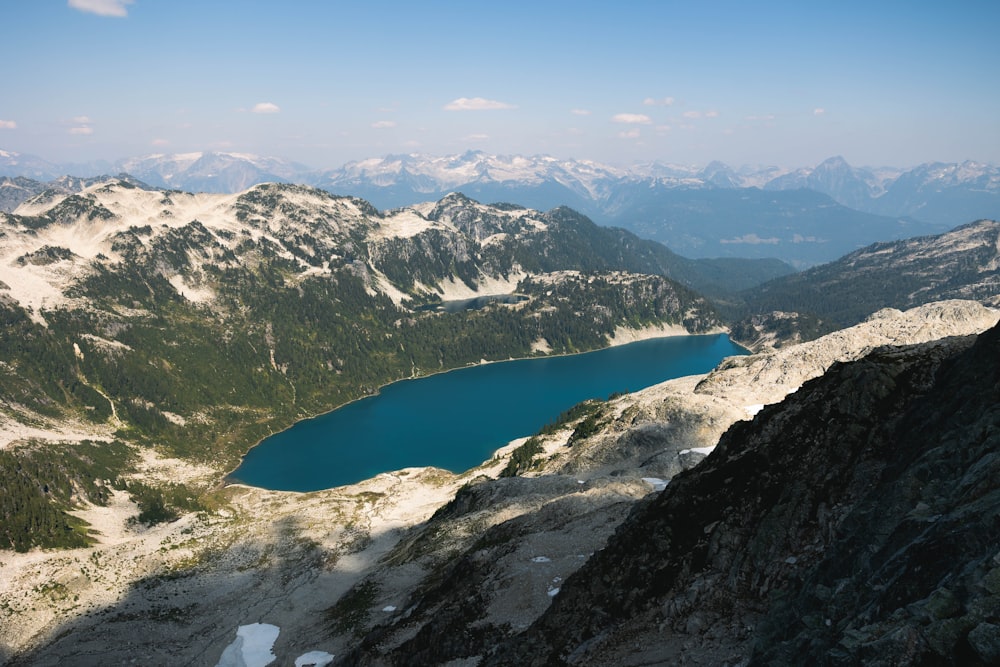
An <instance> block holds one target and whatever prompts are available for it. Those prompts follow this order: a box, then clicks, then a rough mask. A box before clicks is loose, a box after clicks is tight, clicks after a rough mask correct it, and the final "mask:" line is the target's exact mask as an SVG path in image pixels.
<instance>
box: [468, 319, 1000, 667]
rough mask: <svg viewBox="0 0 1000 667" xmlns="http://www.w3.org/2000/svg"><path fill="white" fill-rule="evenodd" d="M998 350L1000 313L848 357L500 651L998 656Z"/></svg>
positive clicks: (544, 656) (684, 486)
mask: <svg viewBox="0 0 1000 667" xmlns="http://www.w3.org/2000/svg"><path fill="white" fill-rule="evenodd" d="M998 355H1000V329H998V328H994V329H992V330H990V331H988V332H987V333H984V334H983V335H981V336H979V338H978V339H975V338H959V339H946V340H943V341H940V342H937V343H932V344H922V345H916V346H909V347H903V348H881V349H878V350H876V351H874V352H873V353H872V354H870V355H869V356H867V357H865V358H863V359H861V360H859V361H856V362H853V363H849V364H841V365H837V366H835V367H834V368H832V369H831V370H830V372H828V373H827V374H826V375H824V376H823V377H821V378H819V379H817V380H814V381H812V382H810V383H807V384H806V385H804V386H803V387H802V388H801V389H800V390H799V391H797V392H796V393H795V394H794V395H793V396H791V397H789V398H788V399H787V400H786V401H785V402H783V403H781V404H779V405H777V406H774V407H772V408H768V409H765V410H764V411H763V412H761V413H760V414H759V415H758V416H757V418H756V419H755V420H754V421H753V422H752V423H741V424H739V425H737V426H735V427H734V428H732V429H731V430H730V431H729V432H727V434H726V435H725V436H724V437H723V438H722V440H721V441H720V443H719V446H718V447H717V448H716V450H715V452H714V453H713V454H712V455H711V456H709V457H708V458H707V459H706V460H705V461H704V462H703V463H702V464H701V465H699V466H698V467H696V468H695V469H693V470H690V471H688V472H686V473H683V474H681V475H679V476H677V477H675V478H674V479H673V480H672V481H671V484H670V486H669V487H668V488H667V489H666V490H665V491H664V492H663V493H661V494H659V495H658V496H656V497H654V498H652V499H650V500H649V501H648V502H645V503H643V504H642V505H640V506H639V507H638V508H637V510H636V511H635V512H634V513H633V514H632V515H631V516H630V517H629V519H628V520H627V521H626V522H624V523H623V524H622V526H621V527H620V528H619V529H618V530H617V531H616V533H615V535H614V536H613V537H612V538H611V539H610V540H609V541H608V544H607V546H606V547H605V548H604V549H603V550H601V551H600V552H599V553H597V554H595V557H594V558H592V559H591V560H590V561H588V563H587V564H586V565H585V566H584V567H583V568H581V569H580V571H579V572H578V573H577V574H575V575H574V576H573V577H572V578H570V579H569V580H568V581H567V582H566V583H565V584H564V585H563V586H562V587H561V590H560V593H559V595H558V596H556V599H555V601H554V602H553V604H552V606H551V607H550V608H549V610H547V612H546V613H545V615H544V616H543V617H542V618H541V619H540V620H539V621H538V622H536V623H535V624H534V625H533V626H532V627H531V628H529V629H528V630H527V631H525V632H523V633H521V634H519V635H518V636H516V637H515V638H513V639H512V640H510V641H508V642H505V643H502V644H501V645H499V646H498V647H496V648H495V649H494V650H493V651H492V652H491V653H490V655H489V657H488V658H487V659H486V660H485V661H484V662H483V664H486V665H491V664H497V665H500V664H525V665H551V664H581V665H582V664H595V665H598V664H599V665H608V664H617V665H646V664H660V663H674V662H694V663H708V664H722V663H727V664H747V663H748V664H751V665H756V664H788V665H792V664H905V665H918V664H919V665H925V664H952V665H990V664H996V663H997V661H998V660H1000V650H998V649H1000V641H998V640H1000V615H998V608H1000V607H998V604H1000V588H998V586H997V580H998V577H1000V560H998V552H997V542H996V539H995V535H996V533H997V528H998V525H997V516H998V511H1000V487H998V480H1000V476H998V474H1000V467H998V466H1000V455H998V448H1000V437H998V426H1000V410H998V405H1000V401H998V399H1000V394H998V393H997V388H998V387H1000V375H998V368H1000V366H998V365H997V363H996V361H997V358H998Z"/></svg>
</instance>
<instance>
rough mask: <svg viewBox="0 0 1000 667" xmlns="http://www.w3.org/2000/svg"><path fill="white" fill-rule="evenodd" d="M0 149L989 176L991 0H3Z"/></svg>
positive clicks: (997, 106)
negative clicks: (542, 159)
mask: <svg viewBox="0 0 1000 667" xmlns="http://www.w3.org/2000/svg"><path fill="white" fill-rule="evenodd" d="M0 16H2V17H3V25H4V30H3V35H2V39H0V61H2V62H3V63H4V67H3V75H2V79H0V80H2V84H0V149H4V150H8V151H16V152H20V153H27V154H31V155H35V156H38V157H41V158H43V159H46V160H49V161H52V162H61V163H65V162H76V163H81V162H89V161H95V160H108V161H114V160H117V159H121V158H126V157H135V156H140V155H146V154H151V153H184V152H193V151H230V152H243V153H254V154H258V155H266V156H275V157H283V158H286V159H290V160H294V161H297V162H301V163H303V164H305V165H308V166H311V167H314V168H336V167H339V166H341V165H342V164H344V163H346V162H348V161H352V160H360V159H365V158H370V157H381V156H384V155H388V154H399V153H423V154H428V155H451V154H456V153H462V152H464V151H466V150H483V151H486V152H489V153H496V154H502V155H516V154H520V155H539V154H546V155H552V156H555V157H559V158H574V159H590V160H595V161H598V162H603V163H607V164H612V165H617V166H628V165H630V164H634V163H637V162H648V161H652V160H660V161H663V162H668V163H675V164H685V165H704V164H707V163H708V162H710V161H712V160H721V161H723V162H726V163H728V164H730V165H734V166H738V165H744V164H746V165H776V166H784V167H797V166H811V165H815V164H817V163H819V162H820V161H822V160H824V159H826V158H828V157H831V156H834V155H841V156H843V157H844V158H845V159H846V160H847V161H848V162H850V163H851V164H853V165H855V166H896V167H908V166H913V165H916V164H919V163H922V162H929V161H945V162H957V161H963V160H975V161H979V162H987V163H992V164H1000V39H997V34H998V33H1000V2H997V1H996V0H986V1H964V0H952V1H950V2H942V1H940V0H933V1H926V0H909V1H906V2H896V1H893V0H867V1H865V2H855V1H854V0H839V1H831V0H815V1H813V0H808V1H803V0H797V1H795V2H768V1H766V0H760V1H758V2H729V1H727V0H718V1H716V2H695V1H694V0H688V1H686V2H674V1H672V0H659V1H641V2H629V1H627V0H620V1H618V2H615V3H611V2H591V1H589V0H576V1H564V0H533V1H531V2H522V1H520V0H507V1H506V2H503V3H501V2H489V3H487V2H478V1H474V0H465V1H452V2H444V1H435V0H421V1H414V0H410V1H405V2H396V1H382V2H379V1H378V0H369V1H367V2H353V1H347V0H345V1H337V0H317V1H307V0H0Z"/></svg>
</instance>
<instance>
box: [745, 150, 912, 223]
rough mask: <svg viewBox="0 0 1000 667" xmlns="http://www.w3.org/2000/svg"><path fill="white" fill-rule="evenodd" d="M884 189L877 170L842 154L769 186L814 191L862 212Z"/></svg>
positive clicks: (799, 170) (792, 173)
mask: <svg viewBox="0 0 1000 667" xmlns="http://www.w3.org/2000/svg"><path fill="white" fill-rule="evenodd" d="M882 188H883V183H882V182H881V181H880V180H879V179H878V178H876V176H875V174H874V173H872V172H871V171H869V170H866V169H855V168H854V167H852V166H851V165H849V164H847V161H846V160H844V158H842V157H839V156H838V157H832V158H830V159H828V160H825V161H823V162H821V163H820V164H819V165H818V166H817V167H816V168H815V169H798V170H796V171H793V172H791V173H788V174H785V175H783V176H778V177H777V178H775V179H773V180H771V181H769V182H768V183H767V185H766V186H765V189H767V190H814V191H816V192H820V193H823V194H825V195H828V196H830V198H832V199H833V200H835V201H836V202H838V203H840V204H843V205H844V206H849V207H851V208H855V209H858V210H859V211H868V210H869V205H870V202H871V200H872V199H873V198H875V197H877V196H879V195H881V194H882V193H883V192H884V190H883V189H882ZM888 215H898V214H894V213H888Z"/></svg>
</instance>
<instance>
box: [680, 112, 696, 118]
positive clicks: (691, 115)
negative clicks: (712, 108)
mask: <svg viewBox="0 0 1000 667" xmlns="http://www.w3.org/2000/svg"><path fill="white" fill-rule="evenodd" d="M681 115H683V116H684V117H685V118H701V112H700V111H685V112H684V113H683V114H681Z"/></svg>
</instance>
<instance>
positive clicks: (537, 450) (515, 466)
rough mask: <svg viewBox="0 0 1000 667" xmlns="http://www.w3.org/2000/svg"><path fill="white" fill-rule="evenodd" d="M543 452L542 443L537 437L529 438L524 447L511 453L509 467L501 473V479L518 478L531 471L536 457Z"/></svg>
mask: <svg viewBox="0 0 1000 667" xmlns="http://www.w3.org/2000/svg"><path fill="white" fill-rule="evenodd" d="M543 451H544V450H543V449H542V441H541V440H539V439H538V437H537V436H532V437H530V438H528V439H527V440H526V441H525V443H524V444H523V445H521V446H520V447H518V448H517V449H515V450H514V451H513V452H511V454H510V459H509V460H508V461H507V466H506V467H505V468H504V469H503V470H501V471H500V477H516V476H518V475H520V474H521V473H522V472H525V471H527V470H530V469H531V466H532V464H533V463H534V460H535V456H536V455H538V454H541V453H542V452H543Z"/></svg>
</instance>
